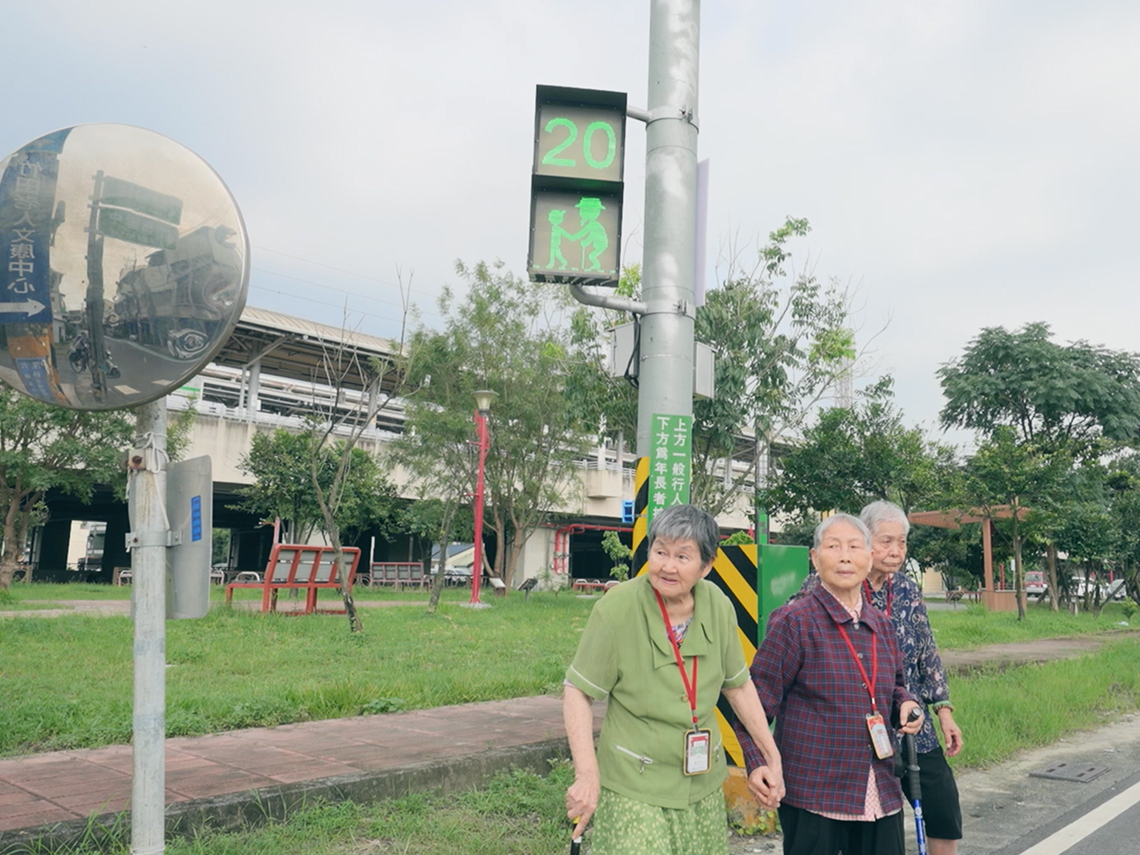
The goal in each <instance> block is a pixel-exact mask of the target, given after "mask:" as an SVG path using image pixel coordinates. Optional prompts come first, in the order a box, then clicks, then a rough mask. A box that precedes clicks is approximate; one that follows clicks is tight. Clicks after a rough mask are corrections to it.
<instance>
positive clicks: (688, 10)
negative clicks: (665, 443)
mask: <svg viewBox="0 0 1140 855" xmlns="http://www.w3.org/2000/svg"><path fill="white" fill-rule="evenodd" d="M699 60H700V3H699V2H698V0H652V2H651V8H650V16H649V102H648V109H647V110H646V112H645V115H638V114H636V113H635V112H634V111H632V110H631V111H629V112H630V115H631V116H632V117H633V118H640V119H643V120H644V121H645V122H646V123H647V127H646V154H645V252H644V258H643V265H642V300H643V301H644V303H645V307H646V312H645V314H644V316H643V317H642V319H641V365H640V373H639V384H640V385H639V390H640V391H639V393H638V400H637V451H638V454H639V455H640V456H642V457H644V456H646V455H647V454H648V453H649V448H650V446H651V444H652V443H651V437H652V434H653V427H654V426H653V416H654V414H670V415H674V416H691V415H692V413H693V322H694V318H695V316H696V309H695V307H694V304H693V297H694V295H693V282H694V276H695V265H696V207H697V121H698V119H697V115H698V114H697V104H698V101H697V91H698V70H699V64H700V63H699Z"/></svg>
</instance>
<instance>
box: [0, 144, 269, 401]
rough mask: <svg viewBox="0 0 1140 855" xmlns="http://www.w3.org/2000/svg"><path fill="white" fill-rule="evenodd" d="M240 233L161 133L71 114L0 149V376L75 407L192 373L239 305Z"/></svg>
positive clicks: (210, 178) (143, 395)
mask: <svg viewBox="0 0 1140 855" xmlns="http://www.w3.org/2000/svg"><path fill="white" fill-rule="evenodd" d="M248 284H249V242H248V238H247V236H246V232H245V225H244V223H243V222H242V218H241V212H240V211H239V210H238V207H237V204H236V202H235V201H234V199H233V197H232V196H231V195H230V192H229V190H228V189H227V187H226V185H225V183H224V182H223V181H222V180H221V178H220V177H218V175H217V173H215V172H214V171H213V169H211V168H210V166H209V165H208V164H207V163H206V162H205V161H203V160H202V159H201V158H200V157H198V156H197V155H196V154H194V153H193V152H191V151H190V150H189V149H187V148H185V147H183V146H181V145H179V144H178V143H176V142H174V141H172V140H170V139H167V138H166V137H164V136H161V135H160V134H156V133H154V132H152V131H147V130H144V129H142V128H135V127H130V126H128V125H115V124H98V125H79V126H77V127H74V128H66V129H64V130H60V131H56V132H54V133H51V134H48V135H46V136H43V137H40V138H39V139H37V140H34V141H32V142H30V143H28V144H27V145H25V146H23V147H22V148H20V149H19V151H16V152H15V153H13V154H11V155H9V156H8V157H6V158H4V159H3V160H0V380H3V381H4V382H5V383H7V384H8V385H9V386H12V387H13V388H15V389H17V390H19V391H21V392H24V393H25V394H28V395H31V396H32V397H35V398H39V399H40V400H43V401H47V402H49V403H53V404H59V405H61V406H65V407H70V408H72V409H80V410H110V409H117V408H121V407H134V406H137V405H139V404H144V403H147V402H148V401H153V400H155V399H157V398H160V397H162V396H163V395H165V394H167V393H168V392H170V391H173V390H174V389H177V388H178V387H179V386H181V385H183V384H184V383H185V382H186V381H187V380H188V379H190V378H191V377H193V376H194V375H195V374H196V373H197V372H198V371H199V370H200V369H201V368H202V367H204V366H205V365H206V364H207V363H208V362H209V361H210V359H211V358H212V357H213V356H214V354H215V353H217V351H218V350H219V349H220V348H221V347H222V345H223V344H224V343H225V341H226V339H227V338H228V337H229V335H230V333H231V332H232V331H233V328H234V326H235V325H236V324H237V322H238V319H239V318H240V317H241V311H242V308H243V307H244V305H245V297H246V291H247V288H248Z"/></svg>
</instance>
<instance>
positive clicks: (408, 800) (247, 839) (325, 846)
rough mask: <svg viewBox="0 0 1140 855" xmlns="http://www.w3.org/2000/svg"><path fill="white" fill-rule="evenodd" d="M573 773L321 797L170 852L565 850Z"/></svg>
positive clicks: (87, 848)
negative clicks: (473, 787) (387, 797)
mask: <svg viewBox="0 0 1140 855" xmlns="http://www.w3.org/2000/svg"><path fill="white" fill-rule="evenodd" d="M572 780H573V774H572V773H571V771H570V768H569V766H568V765H567V764H565V763H559V764H557V765H555V766H554V767H553V769H552V770H551V773H550V775H549V776H546V777H543V776H540V775H535V774H533V773H531V772H513V773H502V774H499V775H497V776H496V777H495V778H494V779H493V780H492V781H491V782H490V783H489V784H488V786H487V787H486V788H485V789H483V790H479V791H468V792H463V793H458V794H452V795H450V796H447V797H446V798H445V797H441V796H438V795H435V794H423V793H417V794H413V795H409V796H406V797H405V798H402V799H395V800H392V801H385V802H378V803H375V804H369V805H360V804H355V803H353V802H338V803H335V804H330V803H319V804H315V805H313V806H312V807H309V808H306V809H304V810H300V811H298V812H297V813H295V814H293V816H291V817H289V818H288V819H287V820H286V821H284V822H269V823H267V824H265V825H261V826H258V827H256V828H253V829H250V830H248V831H242V832H227V833H208V832H207V833H204V834H200V835H199V836H198V837H196V838H194V839H190V840H183V839H176V840H171V841H169V842H167V844H166V847H165V851H166V853H167V855H296V853H300V852H303V853H305V855H397V853H398V855H437V853H440V852H453V853H463V855H466V854H467V853H479V855H555V853H558V855H564V853H565V852H566V851H567V850H568V849H569V848H570V838H569V832H570V826H569V823H567V822H566V819H565V813H566V811H565V808H564V807H563V799H564V798H565V795H566V788H567V787H568V786H569V785H570V783H571V781H572ZM122 821H123V822H124V823H126V822H128V820H127V819H126V818H123V820H122ZM118 830H119V831H122V829H118ZM123 836H124V837H125V836H126V835H123ZM34 851H36V852H39V853H40V855H97V853H98V855H127V853H128V852H129V851H130V850H129V846H127V845H126V844H125V843H123V844H120V845H117V846H115V845H113V844H112V845H107V844H104V846H103V847H102V848H97V847H96V846H95V845H85V844H84V843H82V842H80V843H79V844H77V845H74V846H71V845H69V846H66V847H64V848H61V849H51V848H44V849H36V850H34Z"/></svg>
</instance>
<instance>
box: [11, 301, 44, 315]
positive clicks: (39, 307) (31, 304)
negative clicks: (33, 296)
mask: <svg viewBox="0 0 1140 855" xmlns="http://www.w3.org/2000/svg"><path fill="white" fill-rule="evenodd" d="M45 308H46V307H45V306H44V304H43V303H41V302H40V301H39V300H25V301H24V302H22V303H0V315H29V316H31V315H38V314H39V313H40V312H42V311H43V310H44V309H45Z"/></svg>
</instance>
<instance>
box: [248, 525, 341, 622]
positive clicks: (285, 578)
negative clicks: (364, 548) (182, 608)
mask: <svg viewBox="0 0 1140 855" xmlns="http://www.w3.org/2000/svg"><path fill="white" fill-rule="evenodd" d="M344 557H345V559H346V560H348V561H350V562H351V563H350V565H349V568H348V587H349V589H351V588H352V583H353V581H354V580H355V579H356V567H357V565H358V564H359V563H360V550H359V549H357V548H356V547H355V546H346V547H345V548H344ZM339 578H340V574H339V572H338V568H337V566H336V550H334V549H333V548H332V547H331V546H306V545H299V544H291V543H279V544H277V545H276V546H274V547H273V551H272V552H271V553H269V563H268V564H266V566H265V578H264V581H261V582H231V583H230V584H228V585H226V602H227V603H229V602H231V601H232V600H233V596H234V589H235V588H260V589H261V610H262V611H263V612H275V611H277V592H278V591H282V590H285V591H304V592H305V608H304V610H303V611H302V612H299V614H306V615H311V614H314V613H315V612H316V611H317V592H318V591H320V590H321V589H322V588H332V589H334V590H335V589H337V588H338V587H340V585H339ZM321 612H322V613H324V614H344V609H322V610H321Z"/></svg>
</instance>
